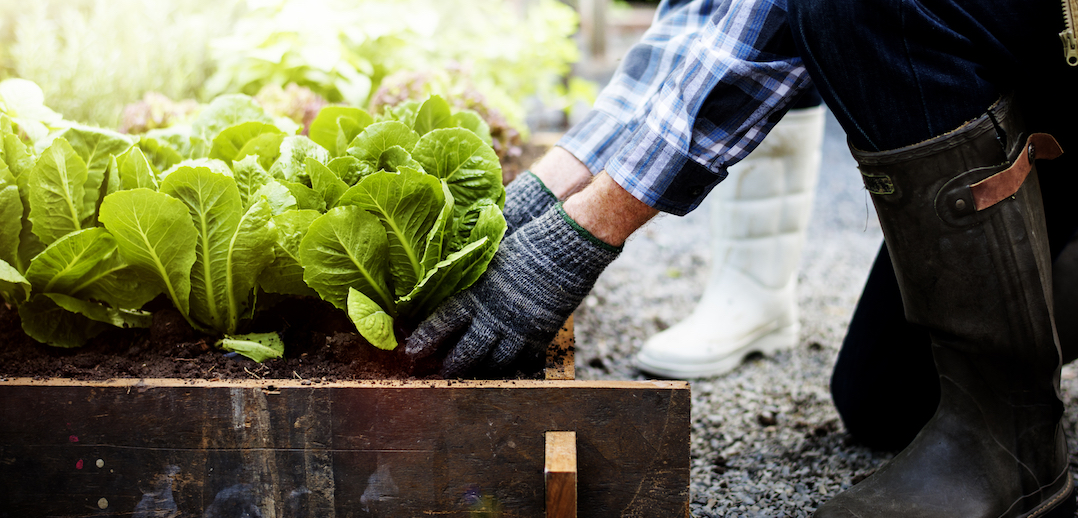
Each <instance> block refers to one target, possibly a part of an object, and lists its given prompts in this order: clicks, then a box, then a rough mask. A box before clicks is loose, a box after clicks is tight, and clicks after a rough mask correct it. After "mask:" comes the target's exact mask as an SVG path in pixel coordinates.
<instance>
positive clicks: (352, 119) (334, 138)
mask: <svg viewBox="0 0 1078 518" xmlns="http://www.w3.org/2000/svg"><path fill="white" fill-rule="evenodd" d="M342 119H344V120H343V121H342ZM372 122H374V119H372V118H371V116H370V115H369V114H368V113H367V112H366V111H363V110H362V109H360V108H353V107H350V106H326V107H325V108H322V110H321V111H319V112H318V116H317V117H315V118H314V121H312V122H311V127H310V129H309V130H308V131H307V134H308V135H309V136H310V137H311V140H313V141H315V142H317V143H318V145H320V146H322V147H324V148H326V149H327V150H328V151H329V153H330V154H331V155H332V156H335V157H336V156H340V155H342V154H344V152H345V151H346V149H345V148H338V145H337V143H338V141H340V142H343V143H344V145H345V147H347V144H348V143H349V142H351V141H352V139H354V138H355V137H356V135H358V134H359V132H360V131H363V128H366V127H367V126H369V125H370V124H371V123H372ZM339 137H340V138H339Z"/></svg>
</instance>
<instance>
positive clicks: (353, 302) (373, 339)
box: [348, 288, 397, 351]
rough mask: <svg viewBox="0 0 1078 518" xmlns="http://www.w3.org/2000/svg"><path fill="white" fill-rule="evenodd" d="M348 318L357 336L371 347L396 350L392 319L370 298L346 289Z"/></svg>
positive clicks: (351, 289)
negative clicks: (357, 333)
mask: <svg viewBox="0 0 1078 518" xmlns="http://www.w3.org/2000/svg"><path fill="white" fill-rule="evenodd" d="M348 318H350V319H351V320H352V323H354V324H355V325H356V330H357V331H359V334H360V335H362V336H363V338H366V339H367V341H368V342H370V343H371V345H373V346H375V347H377V348H379V349H385V350H388V351H392V350H393V349H396V348H397V337H396V336H395V335H394V333H393V317H392V316H390V315H389V314H388V313H386V312H385V311H384V310H383V309H382V308H381V307H380V306H378V303H376V302H375V301H373V300H371V299H370V297H368V296H366V295H364V294H363V293H361V292H359V291H356V290H355V289H353V288H348Z"/></svg>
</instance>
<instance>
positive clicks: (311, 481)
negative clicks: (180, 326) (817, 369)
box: [0, 379, 690, 518]
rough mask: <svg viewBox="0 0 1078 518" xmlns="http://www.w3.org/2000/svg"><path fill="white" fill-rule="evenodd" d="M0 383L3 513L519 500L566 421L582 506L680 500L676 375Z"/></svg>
mask: <svg viewBox="0 0 1078 518" xmlns="http://www.w3.org/2000/svg"><path fill="white" fill-rule="evenodd" d="M0 401H2V402H3V403H2V404H0V481H2V483H0V501H2V502H4V504H5V505H4V506H3V512H4V513H7V514H8V515H9V516H56V517H75V516H87V515H90V514H93V515H94V516H125V517H128V516H133V517H136V518H149V517H151V516H174V515H179V516H203V517H204V518H224V517H226V516H234V515H236V514H229V513H235V512H236V511H235V510H237V509H241V510H242V509H247V510H248V512H249V513H251V515H252V516H254V515H256V514H253V513H255V512H257V513H258V514H257V515H260V516H263V517H273V518H293V517H295V518H301V517H314V516H319V517H331V518H332V517H338V516H339V517H351V516H394V517H395V516H404V517H415V516H428V515H430V516H462V517H463V516H479V515H482V513H483V512H487V513H490V514H489V515H490V516H495V515H499V516H503V517H516V516H519V517H529V518H530V517H535V516H541V515H542V514H543V513H544V512H545V511H544V510H545V506H546V500H545V481H544V470H545V464H544V458H545V447H546V444H545V434H546V432H547V431H550V430H559V431H560V430H567V431H574V432H575V434H576V449H577V474H578V479H577V492H578V513H579V515H580V516H596V517H600V516H601V517H607V516H642V517H650V516H664V517H666V516H688V499H689V493H688V487H689V430H690V421H689V409H690V394H689V386H688V384H687V383H685V382H677V381H648V382H632V381H613V382H600V381H542V380H529V381H524V380H517V381H514V380H507V381H469V382H462V381H448V380H446V381H424V382H408V381H392V382H389V381H386V382H380V381H370V382H350V383H327V384H321V385H307V386H304V385H302V384H301V382H300V381H299V380H292V381H288V380H278V381H272V380H249V381H235V382H229V381H198V382H184V381H180V380H112V381H107V382H85V383H84V382H76V381H72V380H48V381H35V380H29V379H10V380H6V381H0ZM102 505H103V506H104V507H102ZM155 513H156V514H155ZM174 513H176V514H174Z"/></svg>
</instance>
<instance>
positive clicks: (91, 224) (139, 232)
mask: <svg viewBox="0 0 1078 518" xmlns="http://www.w3.org/2000/svg"><path fill="white" fill-rule="evenodd" d="M392 113H393V114H395V115H393V114H390V115H383V116H380V117H379V118H377V119H376V118H374V117H371V116H370V115H369V114H367V113H366V112H365V111H363V110H360V109H357V108H350V107H343V106H329V107H326V108H324V109H323V110H322V111H321V112H320V113H319V115H318V117H316V118H315V120H314V121H313V122H312V123H311V127H310V136H309V137H308V136H303V135H297V134H296V131H297V129H298V128H297V126H296V125H294V124H284V126H285V127H283V128H282V127H281V125H280V124H279V123H276V122H275V119H273V118H271V117H269V116H267V115H266V114H265V112H264V111H262V109H261V108H259V107H258V105H257V104H256V103H254V101H253V100H252V99H250V98H249V97H246V96H243V95H228V96H221V97H219V98H217V99H216V100H214V101H213V102H212V103H210V104H209V105H208V106H207V107H206V108H205V109H204V110H202V111H201V112H200V113H199V115H198V116H197V117H196V119H195V120H194V121H192V123H191V124H189V125H184V126H174V127H172V128H168V129H167V130H154V131H150V132H148V133H147V134H146V135H144V136H142V137H139V138H134V137H130V136H127V135H123V134H119V133H115V132H111V131H108V130H103V129H98V128H91V127H85V126H81V125H77V124H69V125H68V127H66V128H65V129H62V130H60V131H55V132H53V133H51V134H50V135H49V136H48V137H47V138H43V139H40V140H39V141H38V146H43V150H42V151H41V152H40V153H35V152H34V148H32V147H30V146H27V145H26V144H25V143H24V142H23V141H22V140H21V139H20V138H19V137H18V133H17V127H16V126H15V125H13V124H12V123H11V121H10V119H8V118H7V117H6V116H0V143H2V147H0V295H2V296H3V298H4V299H5V300H6V301H7V302H8V303H11V304H14V305H16V306H17V307H18V310H19V314H20V317H21V320H22V323H23V328H24V330H25V331H26V332H27V334H28V335H30V336H31V337H33V338H35V339H36V340H39V341H41V342H44V343H48V344H51V345H56V346H61V347H76V346H79V345H81V344H82V343H84V342H85V341H86V340H87V339H89V338H90V337H92V336H94V335H96V334H97V333H100V332H101V331H102V330H104V329H107V328H108V326H109V325H113V326H119V327H139V326H142V327H144V326H148V325H149V323H150V315H149V314H148V313H146V312H145V311H143V310H142V308H143V306H144V305H145V304H146V303H147V302H149V301H150V300H152V299H154V298H157V297H158V296H164V297H165V298H166V299H167V300H168V301H170V302H171V303H172V305H173V306H174V307H175V309H176V310H177V311H178V312H179V313H180V314H181V315H183V317H184V318H185V319H186V320H187V321H188V322H189V323H190V324H191V326H192V327H194V328H196V329H199V330H202V331H206V332H212V333H217V334H221V335H224V336H225V337H226V338H225V339H223V340H221V341H219V342H218V345H219V346H220V347H222V348H227V349H230V350H234V351H237V352H240V353H241V354H245V355H248V356H251V357H257V358H260V359H262V358H266V357H272V356H274V354H276V353H275V351H279V350H280V349H281V347H283V345H282V344H280V343H276V341H279V339H274V335H272V334H270V335H266V334H259V335H250V336H239V335H237V333H241V332H244V331H245V330H246V322H248V321H249V320H251V319H252V318H253V317H254V315H255V313H256V311H257V299H258V294H259V293H262V292H266V293H277V294H282V295H291V296H319V297H321V298H323V299H325V300H326V301H328V302H330V303H331V304H333V305H334V306H336V307H337V308H340V309H341V310H342V311H346V312H347V314H348V315H349V316H350V317H351V319H352V321H353V322H354V323H355V324H356V327H357V329H358V331H359V332H360V333H361V334H362V335H363V336H364V337H365V338H366V339H367V340H368V341H369V342H370V343H372V344H373V345H375V346H377V347H381V348H384V349H392V348H394V347H395V346H396V343H397V342H396V333H397V332H398V331H399V330H401V329H407V328H408V327H410V326H411V325H412V324H414V323H415V321H416V320H418V319H421V318H423V317H425V316H426V315H427V314H429V313H430V311H432V310H433V309H434V308H435V307H436V306H437V304H438V303H439V302H440V301H441V300H444V299H445V298H446V297H448V296H450V295H452V294H453V293H455V292H457V291H459V290H461V289H464V288H466V287H467V286H469V285H471V284H472V283H473V282H475V280H476V279H477V278H478V276H479V275H480V274H481V273H482V271H483V270H485V268H486V266H487V264H488V263H489V261H490V259H491V258H492V256H493V254H494V251H495V250H496V248H497V246H498V243H499V242H500V240H501V237H502V235H503V234H504V232H505V220H504V218H503V217H502V215H501V210H500V209H501V206H502V204H503V203H504V197H505V192H504V189H503V188H502V183H501V169H500V165H499V163H498V158H497V156H496V154H495V153H494V151H493V149H492V148H491V147H490V140H489V139H490V137H489V133H488V132H486V131H485V128H484V126H483V123H482V121H481V120H480V119H479V118H478V117H477V116H476V115H475V114H474V113H471V112H467V111H453V110H452V109H451V108H450V107H449V104H448V103H447V102H446V101H445V100H443V99H441V98H439V97H431V98H430V99H428V100H426V101H424V102H422V103H420V102H412V103H410V104H406V105H402V106H400V107H398V109H397V110H395V111H394V112H392ZM477 132H478V134H477ZM480 135H482V136H480ZM57 323H59V325H57ZM275 340H276V341H275Z"/></svg>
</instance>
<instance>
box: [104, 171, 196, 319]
mask: <svg viewBox="0 0 1078 518" xmlns="http://www.w3.org/2000/svg"><path fill="white" fill-rule="evenodd" d="M100 220H101V223H102V224H104V225H105V228H106V229H108V231H109V232H110V233H111V234H112V235H113V237H115V238H116V244H117V246H118V247H119V250H120V255H121V256H122V257H123V258H124V260H125V261H127V262H128V263H129V264H131V265H132V266H133V267H135V268H137V269H140V270H142V271H144V272H146V273H147V274H148V279H150V280H152V282H153V283H154V284H155V285H156V286H157V287H159V288H160V289H161V291H163V292H164V293H165V294H167V295H168V297H169V299H170V300H171V301H172V304H173V306H175V307H176V309H177V310H179V311H180V313H181V314H182V315H183V316H184V318H185V319H186V320H187V322H188V323H190V324H191V325H192V326H194V325H195V324H194V322H193V321H192V320H191V317H190V312H191V302H190V296H191V267H192V266H193V265H194V263H195V246H196V243H197V241H198V231H197V230H195V226H194V225H193V224H192V223H191V215H190V214H189V212H188V209H187V206H186V205H184V203H183V202H182V201H180V200H178V199H176V198H173V197H171V196H169V195H167V194H164V193H160V192H155V191H151V190H149V189H133V190H130V191H119V192H115V193H113V194H110V195H108V196H106V197H105V201H104V202H103V203H102V204H101V216H100Z"/></svg>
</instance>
